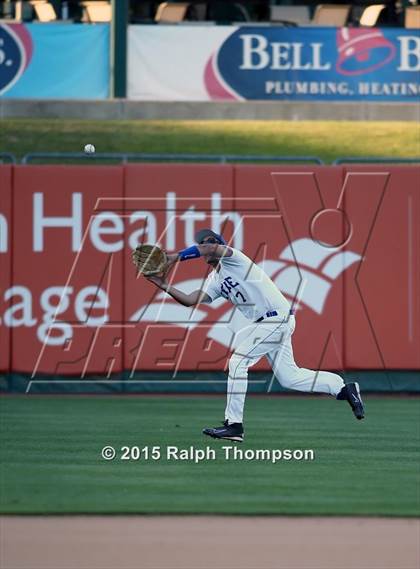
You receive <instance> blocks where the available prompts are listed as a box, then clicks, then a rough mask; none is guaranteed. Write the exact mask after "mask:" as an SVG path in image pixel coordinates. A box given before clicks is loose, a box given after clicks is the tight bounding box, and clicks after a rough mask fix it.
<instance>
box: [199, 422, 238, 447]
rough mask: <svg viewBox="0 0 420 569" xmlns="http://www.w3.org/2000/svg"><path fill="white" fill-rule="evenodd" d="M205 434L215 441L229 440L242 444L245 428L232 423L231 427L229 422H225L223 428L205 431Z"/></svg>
mask: <svg viewBox="0 0 420 569" xmlns="http://www.w3.org/2000/svg"><path fill="white" fill-rule="evenodd" d="M203 434H204V435H207V436H209V437H213V439H227V440H229V441H235V442H237V443H241V442H243V440H244V428H243V425H242V423H232V424H231V425H229V423H228V421H224V422H223V427H215V428H214V429H211V428H207V429H203Z"/></svg>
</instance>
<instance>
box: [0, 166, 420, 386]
mask: <svg viewBox="0 0 420 569" xmlns="http://www.w3.org/2000/svg"><path fill="white" fill-rule="evenodd" d="M0 188H1V192H0V196H1V206H0V221H1V224H2V225H1V230H2V233H0V235H1V236H2V238H3V236H6V235H7V236H8V239H7V243H5V242H4V240H3V242H2V243H1V247H0V274H1V300H0V302H1V304H0V310H1V312H0V318H1V328H0V370H1V371H16V372H26V373H29V374H32V375H33V377H36V376H39V375H40V374H43V373H51V374H60V375H66V374H68V375H72V376H74V375H80V376H81V377H84V375H86V374H92V373H94V374H98V375H100V376H101V377H104V376H105V377H107V376H110V375H111V374H112V373H113V372H118V371H121V370H123V369H125V370H128V371H130V372H131V371H132V372H134V371H137V370H156V371H176V370H220V369H224V368H225V365H226V361H227V358H228V356H229V353H230V351H231V339H232V332H231V331H229V330H230V328H231V329H237V328H238V327H242V326H243V323H242V322H241V320H240V318H239V317H238V315H235V314H234V313H232V311H231V310H230V305H228V304H227V303H226V302H218V303H215V304H213V305H209V306H207V305H204V306H199V307H198V308H196V309H195V310H191V309H186V308H184V307H182V306H180V305H178V304H177V303H175V302H174V301H173V300H171V299H169V298H168V297H166V298H165V299H164V300H163V296H164V295H162V294H159V291H158V290H157V289H156V288H155V287H153V286H152V285H151V284H150V283H148V282H147V281H146V280H145V279H143V278H136V275H135V270H134V267H133V265H132V263H131V259H130V252H131V249H132V248H133V247H134V246H135V245H136V244H137V243H138V242H142V241H144V242H157V243H160V244H161V245H162V246H164V247H165V248H167V249H168V251H169V252H173V251H177V250H179V249H181V248H184V247H186V246H188V245H190V244H191V242H192V239H193V235H194V232H195V231H196V230H197V229H200V228H203V227H208V226H210V227H211V226H213V228H214V229H216V230H217V229H218V228H219V227H220V228H222V229H223V231H224V234H225V235H226V236H227V237H228V238H229V239H230V238H231V239H232V244H233V246H235V247H238V248H241V249H243V250H244V252H245V253H246V254H248V255H249V256H250V257H251V258H253V259H254V260H255V261H256V262H262V261H264V264H265V265H264V266H265V270H266V271H267V272H268V273H269V274H270V276H271V277H272V278H273V280H274V281H275V282H276V284H277V286H278V287H279V288H280V289H281V290H282V291H283V292H284V294H286V296H288V298H289V299H290V300H292V301H293V300H294V301H295V302H296V301H297V302H298V304H297V308H298V309H297V329H296V333H295V339H294V346H295V355H296V359H297V361H298V362H299V363H300V364H301V365H304V366H307V367H312V368H319V367H320V368H324V369H350V368H355V369H383V368H384V367H385V368H388V369H420V350H419V346H420V301H419V299H420V282H419V281H420V278H419V275H420V266H419V236H420V215H419V213H420V169H419V168H417V167H412V166H404V167H402V166H392V167H391V166H389V167H388V166H364V167H359V166H352V167H341V166H337V167H330V166H324V167H320V166H304V167H301V166H300V167H296V166H281V167H277V166H251V165H239V166H233V165H188V166H186V165H179V164H139V165H127V166H91V167H90V166H89V167H85V166H83V167H78V166H13V167H12V166H0ZM6 245H7V247H6ZM206 273H207V267H206V265H204V264H203V262H202V261H201V260H194V261H190V262H186V263H181V264H180V265H178V266H177V267H176V272H175V273H174V282H175V283H179V285H180V288H183V289H185V290H188V289H190V290H193V289H195V288H198V287H199V286H200V284H201V282H202V280H203V278H205V276H206ZM12 287H14V288H13V289H12ZM8 297H10V299H9V300H7V299H8ZM51 325H52V328H50V326H51ZM266 368H267V364H266V363H265V362H264V361H262V362H260V363H259V364H258V366H257V368H256V369H266Z"/></svg>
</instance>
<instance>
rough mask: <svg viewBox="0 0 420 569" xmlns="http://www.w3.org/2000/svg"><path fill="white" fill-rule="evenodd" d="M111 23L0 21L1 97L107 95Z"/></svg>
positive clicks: (101, 97)
mask: <svg viewBox="0 0 420 569" xmlns="http://www.w3.org/2000/svg"><path fill="white" fill-rule="evenodd" d="M109 77H110V69H109V25H108V24H96V25H86V24H61V23H57V24H54V23H51V24H27V25H24V24H5V23H3V24H0V97H3V98H14V99H105V98H107V97H108V95H109Z"/></svg>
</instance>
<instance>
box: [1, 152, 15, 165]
mask: <svg viewBox="0 0 420 569" xmlns="http://www.w3.org/2000/svg"><path fill="white" fill-rule="evenodd" d="M16 163H17V160H16V156H15V155H14V154H10V152H0V164H16Z"/></svg>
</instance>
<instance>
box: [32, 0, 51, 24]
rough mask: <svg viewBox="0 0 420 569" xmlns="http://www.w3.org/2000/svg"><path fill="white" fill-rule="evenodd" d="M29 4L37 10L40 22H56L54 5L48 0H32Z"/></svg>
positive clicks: (36, 14)
mask: <svg viewBox="0 0 420 569" xmlns="http://www.w3.org/2000/svg"><path fill="white" fill-rule="evenodd" d="M29 4H30V5H31V6H32V8H33V9H34V11H35V16H36V18H37V20H39V21H40V22H54V21H55V20H56V19H57V14H56V13H55V10H54V6H53V5H52V4H50V3H49V2H47V1H46V0H45V1H44V0H31V1H30V2H29Z"/></svg>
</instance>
